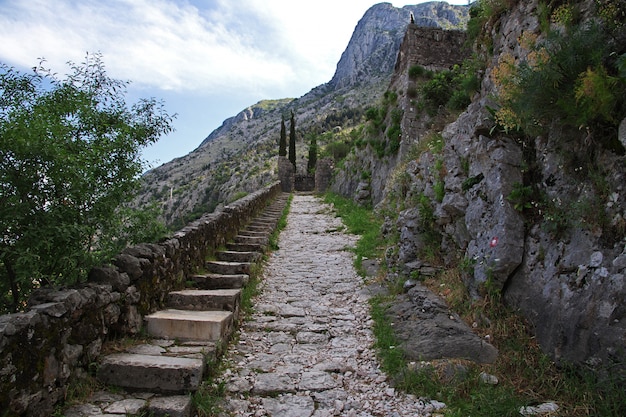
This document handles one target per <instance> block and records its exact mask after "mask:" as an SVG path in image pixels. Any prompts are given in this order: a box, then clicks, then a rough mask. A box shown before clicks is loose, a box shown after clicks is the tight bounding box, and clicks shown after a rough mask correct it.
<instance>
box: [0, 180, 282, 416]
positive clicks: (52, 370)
mask: <svg viewBox="0 0 626 417" xmlns="http://www.w3.org/2000/svg"><path fill="white" fill-rule="evenodd" d="M280 190H281V188H280V182H276V183H274V184H272V185H270V186H268V187H266V188H265V189H263V190H260V191H257V192H255V193H253V194H250V195H248V196H246V197H244V198H242V199H240V200H237V201H236V202H234V203H232V204H230V205H228V206H226V207H224V209H223V210H222V211H221V212H218V213H211V214H206V215H204V216H203V217H202V218H200V219H199V220H196V221H194V222H193V223H191V224H189V225H188V226H187V227H185V228H184V229H182V230H180V231H179V232H177V233H175V234H174V235H173V236H172V237H171V238H169V239H167V240H165V241H163V242H161V243H158V244H140V245H137V246H133V247H129V248H127V249H125V250H124V251H123V252H122V253H121V254H120V255H118V256H117V257H116V258H115V259H114V260H113V262H112V265H107V266H102V267H98V268H94V269H93V270H91V271H90V273H89V279H88V281H87V282H86V283H84V284H82V285H80V286H76V287H73V288H66V289H41V290H37V291H36V292H34V293H33V295H32V297H31V299H30V300H29V306H28V309H27V311H26V312H24V313H17V314H8V315H4V316H0V410H1V411H0V414H1V415H2V416H20V415H27V416H50V415H52V414H53V411H54V407H55V405H56V404H57V403H59V402H60V401H61V400H63V399H64V398H65V396H66V394H67V391H68V385H69V384H70V383H71V382H74V381H76V380H77V379H78V378H79V377H80V376H82V375H84V374H85V373H86V372H90V371H93V369H92V368H93V367H95V366H96V363H97V358H98V355H99V354H100V351H101V348H102V344H103V342H105V341H106V340H109V339H115V338H117V337H121V336H125V335H133V334H136V333H138V332H139V331H140V329H141V326H142V323H143V316H144V315H146V314H149V313H152V312H154V311H156V310H158V309H160V308H161V307H163V305H164V301H165V298H166V296H167V294H168V293H169V292H170V291H172V290H176V289H180V288H182V287H183V286H184V285H185V280H186V278H187V276H188V275H189V274H191V273H193V272H195V270H196V269H198V268H200V267H201V266H202V265H203V264H204V262H205V260H206V258H207V256H209V255H210V254H211V253H213V252H214V251H215V250H216V249H217V248H219V247H220V246H223V245H224V244H225V243H226V242H227V241H228V240H229V239H232V238H233V237H234V236H235V235H236V234H237V232H238V231H239V230H240V229H241V228H242V227H243V226H244V225H245V224H246V223H247V222H248V221H250V220H251V219H252V218H253V217H254V216H256V215H257V214H259V213H260V212H261V211H262V210H263V209H264V208H265V207H266V205H267V203H268V202H269V201H271V200H272V199H273V198H274V197H276V195H277V194H278V193H279V192H280ZM5 413H6V414H5Z"/></svg>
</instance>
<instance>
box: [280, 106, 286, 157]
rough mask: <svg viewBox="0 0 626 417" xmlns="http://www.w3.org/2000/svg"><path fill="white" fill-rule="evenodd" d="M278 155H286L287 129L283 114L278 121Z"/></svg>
mask: <svg viewBox="0 0 626 417" xmlns="http://www.w3.org/2000/svg"><path fill="white" fill-rule="evenodd" d="M278 156H287V129H286V128H285V116H283V117H282V119H281V121H280V141H279V142H278Z"/></svg>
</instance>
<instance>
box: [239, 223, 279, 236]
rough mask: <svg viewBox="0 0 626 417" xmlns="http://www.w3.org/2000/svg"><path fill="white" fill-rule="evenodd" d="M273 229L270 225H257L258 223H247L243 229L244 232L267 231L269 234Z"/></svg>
mask: <svg viewBox="0 0 626 417" xmlns="http://www.w3.org/2000/svg"><path fill="white" fill-rule="evenodd" d="M273 230H274V228H273V227H272V226H270V225H258V224H256V225H255V224H249V225H248V226H247V227H246V228H245V229H244V232H248V231H250V232H260V233H267V234H270V233H272V231H273Z"/></svg>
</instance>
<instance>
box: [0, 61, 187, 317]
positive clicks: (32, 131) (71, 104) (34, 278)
mask: <svg viewBox="0 0 626 417" xmlns="http://www.w3.org/2000/svg"><path fill="white" fill-rule="evenodd" d="M69 66H70V69H71V71H70V73H69V74H67V76H66V77H65V78H63V79H61V78H58V77H57V76H56V75H55V74H53V73H52V72H50V71H49V70H47V69H45V68H43V66H42V64H40V65H39V66H38V67H36V68H35V69H34V71H33V72H32V73H22V72H19V71H17V70H16V69H14V68H12V67H9V66H7V65H5V64H0V231H1V233H2V234H1V235H0V291H1V292H0V294H1V295H0V308H2V309H4V310H7V309H8V310H12V311H16V310H18V309H19V308H20V305H22V304H23V302H24V300H25V298H26V296H27V295H28V294H29V293H30V291H31V290H32V289H33V288H36V287H39V286H43V285H55V284H56V285H61V284H70V283H73V282H76V281H77V280H79V279H81V278H83V277H85V276H86V273H87V272H88V271H89V269H90V268H91V267H92V266H94V265H96V264H99V263H102V262H104V261H107V260H108V259H110V257H111V256H112V255H114V254H115V253H117V252H118V251H119V250H120V249H121V248H123V247H124V246H125V245H127V244H129V243H136V242H137V241H138V240H140V241H145V239H147V238H149V237H151V236H152V237H154V235H155V234H159V233H162V232H163V231H164V230H165V229H164V228H163V227H162V226H159V225H158V224H155V223H154V222H155V220H154V219H155V216H154V215H147V213H146V212H138V211H134V210H132V209H130V207H129V205H128V203H129V202H130V200H131V199H132V198H133V195H134V194H135V192H136V190H137V189H138V187H139V175H140V174H141V172H142V170H143V169H144V162H143V161H142V160H141V158H140V150H141V148H142V147H144V146H146V145H148V144H151V143H154V142H156V141H157V140H158V139H159V137H160V136H161V135H162V134H165V133H168V132H170V131H172V121H173V118H174V117H175V116H174V115H169V114H168V113H167V112H166V111H165V110H164V107H163V103H162V102H160V101H156V100H155V99H142V100H140V101H138V102H137V103H135V104H134V105H132V107H130V108H129V107H128V106H127V105H126V103H125V100H124V95H125V93H126V87H127V85H128V83H127V82H123V81H119V80H115V79H111V78H109V77H108V76H107V74H106V71H105V68H104V64H103V62H102V57H101V55H100V54H95V55H87V57H86V59H85V62H83V63H81V64H75V63H69ZM152 232H153V233H152Z"/></svg>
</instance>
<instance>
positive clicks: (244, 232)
mask: <svg viewBox="0 0 626 417" xmlns="http://www.w3.org/2000/svg"><path fill="white" fill-rule="evenodd" d="M239 235H240V236H256V237H267V236H268V235H269V232H267V231H260V230H246V229H244V230H242V231H240V232H239Z"/></svg>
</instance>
